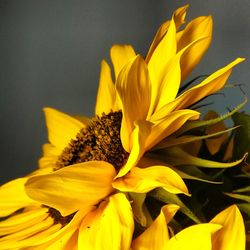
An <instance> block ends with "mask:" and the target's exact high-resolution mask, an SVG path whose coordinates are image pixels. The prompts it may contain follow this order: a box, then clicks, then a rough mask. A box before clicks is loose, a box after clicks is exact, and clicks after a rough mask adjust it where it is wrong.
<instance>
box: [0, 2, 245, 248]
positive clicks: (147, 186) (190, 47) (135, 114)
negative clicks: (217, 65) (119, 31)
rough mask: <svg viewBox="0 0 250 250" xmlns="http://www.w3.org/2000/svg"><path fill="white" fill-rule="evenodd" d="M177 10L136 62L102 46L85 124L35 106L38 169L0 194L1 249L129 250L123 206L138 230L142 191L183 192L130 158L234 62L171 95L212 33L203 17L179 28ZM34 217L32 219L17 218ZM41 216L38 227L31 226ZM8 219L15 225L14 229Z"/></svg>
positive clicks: (186, 116)
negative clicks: (42, 129) (39, 134)
mask: <svg viewBox="0 0 250 250" xmlns="http://www.w3.org/2000/svg"><path fill="white" fill-rule="evenodd" d="M186 9H187V6H184V7H182V8H179V9H177V10H176V11H175V13H174V14H173V16H172V19H171V20H169V21H167V22H165V23H164V24H163V25H162V26H161V27H160V28H159V30H158V32H157V33H156V36H155V38H154V40H153V43H152V45H151V47H150V49H149V52H148V55H147V56H146V58H145V59H144V58H143V57H142V56H140V55H136V53H135V52H134V50H133V48H132V47H131V46H128V45H123V46H121V45H115V46H113V47H112V48H111V59H112V62H113V66H114V73H115V79H114V80H113V79H112V77H111V75H112V74H111V69H110V67H109V66H108V64H107V63H106V62H105V61H103V62H102V65H101V74H100V84H99V89H98V95H97V102H96V109H95V110H96V112H95V113H96V116H95V117H94V118H92V119H88V118H83V117H76V118H74V117H71V116H69V115H67V114H64V113H61V112H59V111H57V110H54V109H51V108H46V109H45V110H44V111H45V116H46V123H47V127H48V138H49V142H50V143H49V144H45V145H44V156H43V157H42V158H41V160H40V162H39V166H40V170H38V171H37V172H36V173H34V174H33V175H32V176H30V177H29V178H28V181H27V182H26V178H22V179H20V180H19V181H20V183H19V185H17V186H16V187H15V188H14V186H15V185H16V184H15V182H18V180H16V181H14V182H13V183H12V184H11V183H7V184H6V185H4V186H2V187H1V189H0V198H1V204H0V210H1V211H3V215H1V217H2V219H1V222H0V232H2V233H0V249H20V248H25V247H31V248H32V249H35V247H36V248H37V249H45V248H46V249H78V248H79V249H129V247H130V243H131V240H132V235H133V231H134V220H133V212H132V208H133V211H134V212H135V211H137V210H139V212H138V214H139V215H138V214H137V213H136V212H135V213H136V215H135V217H136V216H137V215H138V216H142V217H143V219H142V220H140V223H141V224H144V226H145V225H147V223H148V221H150V217H149V216H148V214H147V211H144V213H143V215H140V212H141V211H142V210H144V207H143V201H144V199H145V196H146V193H147V192H149V191H150V190H152V189H154V188H156V187H163V188H164V189H165V190H167V191H168V192H170V193H175V194H177V193H184V194H188V190H187V188H186V186H185V184H184V182H183V180H182V179H181V177H180V176H179V175H178V174H177V173H176V172H175V171H173V170H172V169H171V168H169V167H167V166H161V165H156V164H154V165H151V166H149V167H144V166H142V165H141V164H139V161H140V160H142V159H143V156H144V154H145V152H148V151H149V150H150V149H151V148H153V147H154V146H155V145H157V144H158V143H159V142H160V141H161V140H163V139H165V138H166V137H168V136H170V135H172V134H173V133H174V132H176V131H177V130H178V129H180V128H181V127H182V126H183V124H185V123H186V121H188V120H194V119H198V118H199V112H197V111H195V110H192V109H189V107H190V105H192V104H194V103H196V102H198V101H199V100H201V99H203V98H204V97H206V96H208V95H210V94H212V93H214V92H216V91H218V90H220V89H221V88H222V87H223V86H224V85H225V83H226V80H227V78H228V77H229V75H230V73H231V71H232V68H233V67H234V66H235V65H236V64H238V63H240V62H241V61H242V60H243V59H241V58H238V59H236V60H235V61H233V62H231V63H230V64H228V65H227V66H225V67H224V68H222V69H220V70H218V71H216V72H215V73H213V74H211V75H210V76H209V77H207V78H206V79H205V80H203V81H202V82H201V83H200V84H198V85H196V86H194V87H192V88H190V89H189V90H187V91H185V92H183V93H181V94H180V91H179V89H180V85H181V81H182V80H184V79H185V78H186V77H187V75H188V74H189V73H190V72H191V70H192V69H193V68H194V67H195V66H196V65H197V63H198V62H199V61H200V59H201V58H202V56H203V54H204V53H205V51H206V50H207V48H208V46H209V44H210V41H211V32H212V19H211V17H198V18H196V19H194V20H192V21H191V22H190V23H189V24H187V26H186V27H185V28H184V29H182V30H180V31H178V30H179V29H180V27H181V25H182V24H183V23H184V20H185V15H186ZM139 166H140V167H139ZM25 182H26V183H25ZM24 183H25V184H24ZM24 185H25V187H24ZM120 192H123V193H120ZM16 196H20V199H16ZM22 197H23V198H22ZM26 201H27V202H28V203H26ZM6 204H7V205H6ZM138 207H139V208H138ZM39 211H40V213H41V217H39V216H38V218H37V219H36V218H35V219H34V220H29V219H28V218H29V217H26V215H27V214H26V212H30V214H31V216H35V214H36V213H39ZM13 218H14V219H13ZM47 220H49V222H48V224H46V227H44V228H42V227H41V228H36V226H37V227H38V224H42V223H40V222H44V221H45V222H47ZM13 221H18V224H22V221H23V226H21V228H20V229H15V227H16V225H14V226H13V224H12V223H13ZM32 221H33V223H32ZM45 222H44V223H45ZM36 224H37V225H36ZM30 225H33V227H32V226H30ZM54 226H57V228H55V227H54ZM7 229H8V230H9V231H8V230H7ZM1 230H2V231H1ZM50 230H51V231H52V232H51V233H50ZM53 230H54V231H53ZM43 233H44V237H40V238H39V240H38V239H37V235H43Z"/></svg>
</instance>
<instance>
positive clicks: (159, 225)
mask: <svg viewBox="0 0 250 250" xmlns="http://www.w3.org/2000/svg"><path fill="white" fill-rule="evenodd" d="M178 209H179V207H178V206H176V205H172V204H171V205H166V206H164V207H162V209H161V212H160V214H159V216H158V217H157V218H156V220H155V221H154V222H153V223H152V225H151V226H150V227H149V228H147V229H146V230H145V231H144V232H143V233H142V234H141V235H140V236H139V237H137V238H136V239H135V240H134V241H133V242H132V249H133V250H145V249H147V250H165V249H169V250H170V249H171V248H166V245H167V242H168V240H169V233H168V228H167V224H168V222H169V221H170V220H171V219H172V218H173V217H174V215H175V213H176V212H177V210H178ZM171 250H172V249H171Z"/></svg>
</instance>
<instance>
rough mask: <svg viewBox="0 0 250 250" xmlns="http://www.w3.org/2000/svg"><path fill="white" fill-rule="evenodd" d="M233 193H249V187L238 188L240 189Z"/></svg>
mask: <svg viewBox="0 0 250 250" xmlns="http://www.w3.org/2000/svg"><path fill="white" fill-rule="evenodd" d="M233 192H234V193H245V192H250V186H247V187H244V188H240V189H236V190H234V191H233Z"/></svg>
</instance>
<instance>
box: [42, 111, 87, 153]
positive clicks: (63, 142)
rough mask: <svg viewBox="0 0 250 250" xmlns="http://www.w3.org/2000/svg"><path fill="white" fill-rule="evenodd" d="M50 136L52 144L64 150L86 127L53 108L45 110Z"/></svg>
mask: <svg viewBox="0 0 250 250" xmlns="http://www.w3.org/2000/svg"><path fill="white" fill-rule="evenodd" d="M44 112H45V117H46V124H47V127H48V136H49V141H50V143H51V144H53V145H54V146H56V147H57V148H58V149H61V150H63V149H64V148H65V147H66V146H67V145H68V144H69V142H70V141H71V140H72V139H75V138H76V135H77V133H78V132H79V131H80V129H82V128H83V127H84V125H83V124H82V123H81V122H80V121H78V120H77V119H75V118H73V117H71V116H69V115H66V114H64V113H62V112H60V111H57V110H55V109H52V108H45V109H44Z"/></svg>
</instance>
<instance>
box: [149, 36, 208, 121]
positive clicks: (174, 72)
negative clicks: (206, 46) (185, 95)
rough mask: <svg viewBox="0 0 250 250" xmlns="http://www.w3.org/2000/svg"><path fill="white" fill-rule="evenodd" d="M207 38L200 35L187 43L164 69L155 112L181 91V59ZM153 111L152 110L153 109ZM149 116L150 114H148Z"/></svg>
mask: <svg viewBox="0 0 250 250" xmlns="http://www.w3.org/2000/svg"><path fill="white" fill-rule="evenodd" d="M204 40H207V37H199V38H197V39H196V40H194V41H192V42H191V43H189V44H187V46H186V47H184V48H183V49H182V50H181V51H179V52H178V53H177V54H176V55H175V56H173V58H172V59H171V60H170V62H169V66H168V67H167V68H166V69H165V71H164V74H165V75H164V77H163V79H162V82H161V84H160V85H159V86H158V88H159V89H158V94H157V101H156V104H155V105H156V107H155V109H154V112H157V110H159V109H160V108H162V107H163V106H164V105H165V104H167V103H169V102H171V101H173V100H174V99H175V98H176V95H177V93H178V91H179V87H180V82H181V66H180V60H181V58H182V57H183V56H184V57H185V56H186V54H187V53H188V52H190V51H191V50H193V48H194V47H195V46H196V45H197V44H201V43H203V42H204ZM151 111H152V110H151ZM148 117H149V116H148Z"/></svg>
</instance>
